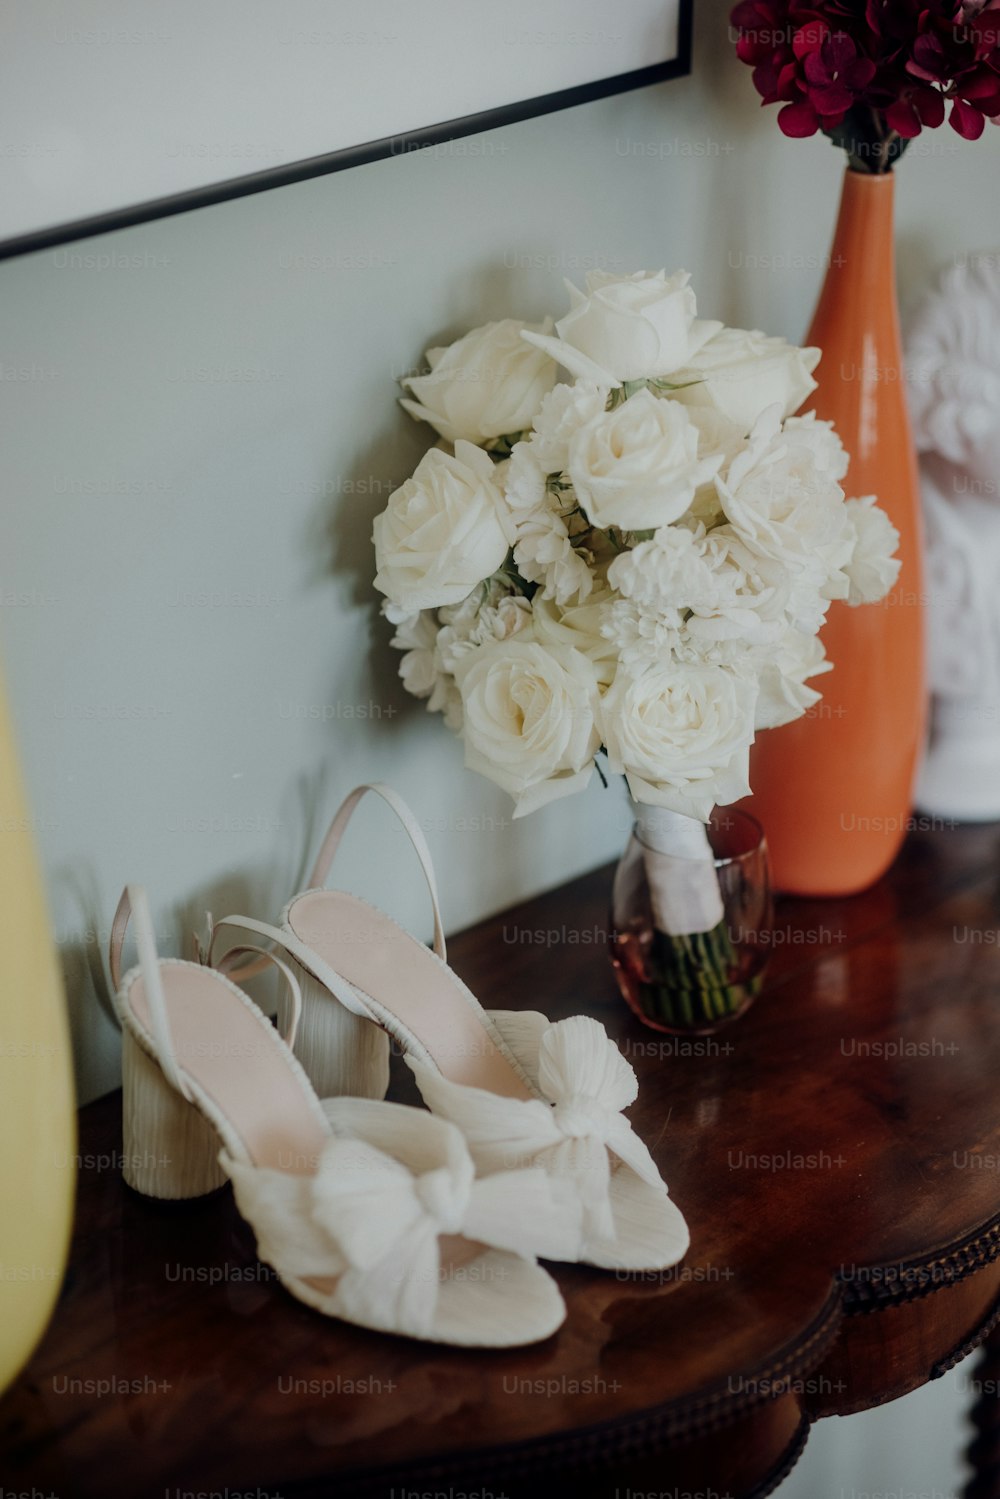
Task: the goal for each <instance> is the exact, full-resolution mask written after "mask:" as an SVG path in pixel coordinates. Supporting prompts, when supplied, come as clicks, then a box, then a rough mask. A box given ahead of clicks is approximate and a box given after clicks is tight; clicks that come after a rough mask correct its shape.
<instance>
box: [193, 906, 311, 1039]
mask: <svg viewBox="0 0 1000 1499" xmlns="http://www.w3.org/2000/svg"><path fill="white" fill-rule="evenodd" d="M209 920H210V921H211V918H209ZM224 926H240V927H245V926H246V922H245V921H244V920H243V919H242V918H239V919H237V920H234V919H233V918H232V917H229V916H225V917H223V919H222V920H221V921H217V922H215V923H214V925H213V926H212V935H211V937H210V938H209V942H208V949H207V951H206V953H205V955H204V957H203V958H202V959H201V961H202V962H203V964H204V965H205V966H206V967H208V968H214V969H215V971H216V972H217V973H222V974H225V975H226V976H227V977H228V978H231V979H232V980H233V981H234V982H238V981H239V979H240V978H248V977H250V976H251V975H253V974H257V973H260V972H261V970H262V969H263V968H264V967H265V966H266V964H268V963H272V964H273V965H274V967H275V968H277V970H278V972H279V973H280V974H281V976H282V978H283V979H284V980H285V986H286V988H287V989H288V997H289V999H290V1000H291V1005H290V1010H291V1015H290V1018H289V1022H288V1025H287V1026H286V1027H285V1029H284V1031H283V1032H281V1039H282V1040H283V1041H284V1043H285V1045H286V1046H287V1047H288V1048H289V1049H290V1050H291V1049H292V1048H294V1046H295V1037H296V1035H297V1034H298V1029H299V1021H300V1020H301V1018H302V990H301V988H300V987H299V981H298V979H297V978H296V977H295V975H294V973H293V972H292V970H291V969H290V968H289V966H288V964H287V963H285V962H282V960H281V958H279V957H278V955H277V954H276V953H273V952H265V950H264V949H263V948H262V947H254V946H253V944H252V943H249V942H237V943H236V944H235V945H234V946H233V947H229V948H227V949H226V951H225V952H224V953H223V954H222V957H221V958H220V959H219V960H218V962H215V961H214V960H213V957H212V954H213V952H214V950H215V939H216V937H217V936H218V934H219V932H220V931H221V930H222V928H223V927H224ZM264 935H269V933H265V934H264ZM199 956H200V955H199ZM237 957H239V958H250V959H252V961H251V962H250V963H249V964H243V965H242V966H240V965H238V964H236V963H233V962H232V961H231V959H233V958H237Z"/></svg>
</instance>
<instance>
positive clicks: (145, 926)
mask: <svg viewBox="0 0 1000 1499" xmlns="http://www.w3.org/2000/svg"><path fill="white" fill-rule="evenodd" d="M131 916H134V917H135V942H136V947H137V948H138V949H139V972H140V973H141V974H142V984H143V988H144V989H145V991H146V1002H147V1004H148V1005H149V1023H150V1028H151V1029H152V1032H153V1040H154V1041H155V1043H156V1060H157V1062H158V1063H159V1064H160V1069H161V1071H162V1072H163V1075H164V1077H165V1078H166V1079H167V1082H168V1083H170V1085H171V1087H173V1088H176V1090H177V1092H178V1093H179V1094H180V1095H181V1097H182V1098H186V1099H187V1100H188V1102H190V1101H191V1099H192V1093H191V1090H190V1088H189V1087H188V1085H187V1083H186V1082H185V1081H184V1079H183V1077H182V1076H181V1073H180V1070H179V1068H178V1066H177V1057H176V1055H175V1053H174V1042H173V1037H172V1035H171V1033H170V1019H169V1017H168V1015H167V1002H166V999H165V997H164V994H163V979H162V976H161V974H160V959H159V957H158V955H157V951H156V933H155V931H154V929H153V917H152V913H151V912H150V909H149V898H148V896H147V895H146V892H145V890H144V889H143V887H142V885H126V887H125V889H124V890H123V891H122V898H121V900H120V901H119V902H118V909H117V911H116V912H115V917H114V920H113V922H112V923H111V941H110V944H109V948H108V958H109V962H110V967H111V982H112V983H113V984H114V986H115V991H116V992H117V991H118V990H119V989H120V988H121V981H122V974H121V967H122V948H123V947H124V945H125V932H126V930H127V928H128V924H129V918H130V917H131Z"/></svg>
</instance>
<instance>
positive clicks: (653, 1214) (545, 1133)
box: [226, 783, 689, 1270]
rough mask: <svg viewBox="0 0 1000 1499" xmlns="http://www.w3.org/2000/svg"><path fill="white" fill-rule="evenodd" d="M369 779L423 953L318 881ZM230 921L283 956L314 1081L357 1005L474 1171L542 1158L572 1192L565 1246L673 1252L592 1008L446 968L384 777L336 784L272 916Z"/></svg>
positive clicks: (582, 1252) (425, 856) (628, 1099)
mask: <svg viewBox="0 0 1000 1499" xmlns="http://www.w3.org/2000/svg"><path fill="white" fill-rule="evenodd" d="M367 791H374V792H376V793H377V794H378V795H379V796H380V797H381V798H382V799H383V801H385V802H387V803H388V805H389V806H390V807H391V808H392V810H393V811H394V812H395V814H396V816H397V817H398V818H399V820H400V822H401V823H402V824H403V827H404V828H405V829H406V832H407V834H408V835H409V838H410V841H411V843H412V844H413V847H414V849H415V850H416V853H417V857H418V859H419V860H420V865H421V868H422V870H423V873H424V877H425V879H426V881H427V886H428V889H429V891H430V896H431V904H432V906H433V911H434V950H433V952H431V951H430V950H429V949H428V948H426V947H425V946H424V945H423V944H422V943H421V942H418V941H417V940H416V939H415V938H413V937H411V936H410V934H409V933H408V932H405V931H403V929H402V928H401V927H399V926H397V924H396V923H395V922H394V921H392V919H391V918H390V917H388V916H386V915H384V914H383V913H382V912H381V911H379V910H377V909H375V907H373V906H371V905H369V904H368V903H367V902H365V901H363V900H361V899H359V897H357V896H354V895H349V894H347V893H346V892H345V891H341V890H327V889H325V888H324V887H325V884H326V879H327V876H328V874H329V871H330V866H331V864H332V862H333V858H334V855H335V854H336V851H337V847H338V845H339V843H340V840H341V837H342V835H343V832H344V829H345V827H346V826H347V823H348V820H349V819H350V817H351V814H352V813H353V811H354V809H355V807H356V806H357V805H358V802H359V801H360V800H361V798H362V797H363V796H364V794H365V792H367ZM226 924H232V925H234V926H239V927H242V928H244V929H246V930H248V931H251V932H254V933H256V934H257V935H259V936H261V937H264V938H266V939H267V940H268V941H269V942H271V943H273V944H277V945H278V946H279V947H280V948H281V949H282V951H283V952H284V953H285V954H286V955H287V957H288V960H289V962H290V963H291V964H292V967H293V968H294V970H295V973H296V976H297V977H298V979H299V982H300V984H301V986H302V1003H303V1019H302V1026H301V1029H300V1032H299V1039H298V1042H297V1044H296V1054H297V1056H298V1057H299V1058H300V1060H301V1062H302V1065H303V1066H304V1067H305V1069H306V1071H307V1072H308V1074H309V1075H310V1077H311V1078H312V1079H313V1081H314V1083H315V1084H316V1087H317V1090H318V1091H320V1092H322V1091H324V1090H325V1089H326V1088H327V1087H328V1086H329V1084H330V1081H331V1079H330V1072H329V1068H330V1060H329V1057H328V1055H327V1047H328V1042H327V1036H328V1034H329V1033H330V1031H331V1030H332V1027H333V1026H334V1024H335V1023H336V1021H335V1017H336V1015H337V1012H338V1011H342V1010H343V1011H347V1012H348V1013H350V1014H351V1015H352V1016H360V1017H366V1018H367V1019H369V1020H371V1021H373V1022H375V1025H377V1026H379V1027H381V1028H382V1029H383V1030H385V1031H387V1032H388V1033H389V1035H390V1036H392V1037H393V1038H394V1039H395V1040H396V1041H397V1042H398V1044H399V1045H400V1046H401V1047H402V1049H403V1050H404V1052H405V1053H406V1060H407V1063H408V1065H409V1067H410V1068H411V1070H412V1072H413V1074H414V1076H415V1078H416V1080H417V1085H418V1087H419V1088H420V1092H421V1094H422V1096H423V1098H424V1101H425V1102H426V1104H427V1105H428V1107H429V1108H430V1109H431V1110H432V1111H433V1112H434V1113H435V1114H438V1115H440V1116H442V1117H444V1118H446V1119H450V1120H452V1121H453V1122H454V1123H455V1124H457V1125H458V1126H459V1128H460V1129H461V1130H462V1132H463V1134H464V1135H465V1138H466V1141H467V1143H468V1146H469V1149H470V1150H471V1152H472V1157H473V1159H474V1161H475V1163H476V1167H477V1169H478V1170H479V1171H480V1172H481V1173H482V1174H483V1175H489V1174H491V1173H493V1172H496V1171H499V1170H502V1169H504V1168H508V1167H511V1166H521V1167H523V1166H528V1165H538V1166H542V1167H544V1169H545V1170H546V1171H547V1172H548V1173H549V1174H550V1175H551V1176H552V1177H553V1179H554V1180H557V1181H559V1182H560V1183H561V1184H562V1186H563V1188H566V1189H569V1190H570V1191H572V1192H573V1194H574V1197H575V1199H576V1201H577V1203H578V1206H579V1209H580V1231H579V1237H578V1240H577V1242H576V1244H575V1246H574V1247H573V1249H572V1252H571V1253H569V1254H567V1255H565V1256H561V1258H566V1259H569V1260H582V1261H586V1262H587V1263H589V1264H593V1265H599V1266H602V1267H604V1268H608V1269H631V1270H653V1269H665V1268H666V1267H667V1266H670V1265H673V1264H676V1263H677V1261H678V1260H680V1259H682V1258H683V1256H684V1254H685V1253H686V1251H687V1248H688V1243H689V1234H688V1228H687V1224H686V1223H685V1221H684V1217H683V1215H682V1213H681V1212H680V1210H679V1208H677V1207H676V1205H675V1204H674V1203H673V1202H672V1201H671V1199H670V1197H669V1195H668V1192H667V1188H666V1185H665V1183H664V1182H663V1180H662V1178H661V1176H660V1173H659V1171H658V1170H657V1167H656V1164H655V1163H654V1161H653V1159H652V1157H651V1156H650V1154H649V1151H648V1150H647V1149H646V1146H645V1145H644V1144H643V1142H642V1141H641V1140H640V1139H639V1138H638V1137H637V1136H636V1135H635V1134H634V1133H633V1131H632V1127H631V1125H630V1124H629V1122H628V1120H627V1119H626V1118H625V1116H624V1114H623V1113H622V1112H621V1111H622V1110H623V1109H625V1108H626V1107H627V1106H628V1105H629V1104H630V1103H632V1102H633V1100H634V1099H635V1097H636V1094H637V1091H638V1084H637V1082H636V1076H635V1073H634V1071H633V1069H632V1068H631V1067H630V1066H629V1064H628V1062H627V1061H626V1060H625V1058H624V1057H623V1056H622V1054H621V1052H620V1051H619V1050H618V1048H617V1047H616V1046H615V1044H614V1042H613V1041H612V1040H611V1039H610V1037H609V1036H608V1035H607V1033H606V1031H605V1030H604V1027H603V1026H602V1025H601V1024H600V1023H599V1022H598V1021H596V1020H593V1019H590V1018H589V1017H587V1016H583V1015H577V1016H574V1017H573V1018H572V1019H569V1020H561V1021H556V1022H555V1023H553V1022H551V1021H549V1020H548V1019H547V1018H546V1017H545V1016H544V1015H542V1014H539V1013H538V1012H537V1011H522V1010H493V1011H489V1012H488V1011H486V1010H484V1009H483V1007H482V1005H481V1004H480V1003H479V1001H478V1000H477V999H476V998H475V996H474V995H473V994H472V993H471V992H470V991H469V989H468V988H467V987H466V986H465V984H463V983H462V981H461V979H459V978H458V976H457V975H456V974H455V973H454V972H453V970H452V969H451V968H449V967H448V964H447V955H446V949H445V939H444V930H443V927H442V924H441V912H440V908H439V905H438V897H437V886H436V883H435V879H434V871H433V868H432V865H431V857H430V852H429V850H428V848H427V843H426V840H425V838H424V835H423V832H422V831H421V829H420V826H419V825H418V823H417V821H416V819H415V817H414V816H413V814H412V813H411V811H410V810H409V808H408V807H407V806H406V804H405V802H404V801H403V800H402V798H401V797H399V796H398V795H397V794H396V792H394V791H393V790H392V789H391V788H390V787H388V786H385V785H382V784H381V783H375V784H372V785H365V786H358V787H356V788H355V790H354V791H352V792H351V793H350V795H349V796H348V797H347V798H346V799H345V801H344V802H343V803H342V805H341V807H340V809H339V811H338V812H337V814H336V816H335V817H334V819H333V822H332V823H331V825H330V829H329V832H328V833H327V835H326V838H325V839H324V840H323V845H322V847H321V849H320V852H319V856H318V858H317V860H316V863H315V866H314V867H313V871H312V875H311V877H310V880H309V886H308V888H307V889H306V890H304V891H302V892H301V893H300V894H299V895H296V896H294V897H293V898H292V899H291V900H290V901H289V903H288V905H287V906H286V907H285V909H284V911H283V912H282V915H281V925H280V927H275V926H271V925H268V924H267V923H265V922H261V921H257V920H254V919H252V918H250V917H244V916H231V917H227V918H226ZM244 971H246V972H249V970H244ZM373 1029H374V1026H373Z"/></svg>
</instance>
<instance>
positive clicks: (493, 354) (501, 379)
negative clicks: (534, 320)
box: [402, 318, 557, 443]
mask: <svg viewBox="0 0 1000 1499" xmlns="http://www.w3.org/2000/svg"><path fill="white" fill-rule="evenodd" d="M531 326H532V325H531V324H529V323H521V322H517V321H516V320H515V319H514V318H505V319H504V320H503V321H502V322H499V323H486V324H485V325H484V326H483V327H482V328H474V329H473V330H472V332H471V333H467V334H466V335H465V337H464V338H460V339H458V341H457V342H456V343H453V344H449V346H448V347H447V348H444V349H428V350H427V361H428V363H429V364H430V366H431V372H430V374H429V375H415V376H411V377H409V378H408V379H406V380H404V381H403V384H404V385H407V386H409V388H410V391H411V392H412V394H413V395H414V396H416V400H415V401H410V400H406V399H405V398H404V400H403V401H402V405H403V406H404V407H405V408H406V410H407V411H408V412H409V413H410V414H411V416H415V417H416V418H417V420H418V421H425V422H429V423H430V425H431V426H432V427H433V428H434V429H435V431H437V432H440V434H441V436H442V437H444V438H445V439H446V440H447V441H448V442H452V443H453V442H456V441H457V440H458V439H459V438H464V439H465V441H467V442H474V443H484V442H488V441H489V440H490V439H491V438H495V437H502V436H504V435H506V434H509V433H514V432H522V431H524V430H525V429H526V428H528V427H530V426H531V420H532V417H533V416H534V415H535V412H536V411H537V410H538V407H539V404H540V403H541V400H542V397H543V396H544V395H545V394H546V392H547V391H550V390H551V389H552V387H553V385H554V384H555V382H556V373H557V371H556V365H555V362H554V360H552V359H551V358H550V357H549V356H548V354H546V353H545V352H544V350H541V349H537V348H533V347H532V345H531V344H529V343H526V342H525V340H524V339H523V338H522V337H521V334H522V333H523V332H524V330H525V329H526V328H530V327H531ZM551 328H552V319H551V318H546V320H545V322H544V323H540V324H538V325H537V331H539V332H540V333H542V334H547V333H548V332H549V331H550V330H551Z"/></svg>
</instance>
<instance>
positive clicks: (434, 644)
mask: <svg viewBox="0 0 1000 1499" xmlns="http://www.w3.org/2000/svg"><path fill="white" fill-rule="evenodd" d="M689 280H690V278H689V276H688V274H687V273H686V272H684V271H679V272H677V273H676V274H674V275H672V276H668V275H666V274H665V273H664V272H662V271H660V272H657V273H656V274H649V273H647V272H644V271H640V272H637V273H636V274H635V275H632V276H616V275H609V274H606V273H603V272H594V273H592V274H591V275H590V276H588V278H587V287H586V291H582V292H581V291H579V290H578V289H577V288H576V287H574V286H570V287H569V293H570V298H571V306H570V310H569V312H568V313H567V314H566V315H565V316H564V317H563V318H561V319H560V320H559V321H558V322H557V323H556V324H555V326H554V328H553V325H552V320H551V319H546V320H545V322H544V323H542V324H540V325H530V324H525V323H522V322H518V321H515V320H513V319H506V320H504V321H502V322H496V323H488V324H486V325H485V326H484V327H482V328H476V329H474V330H473V331H472V332H471V333H467V334H466V335H465V337H464V338H460V339H459V340H458V341H457V342H456V343H453V344H451V345H450V346H449V347H448V348H444V349H430V350H428V354H427V360H428V364H429V365H430V370H429V373H427V374H424V375H419V376H416V377H413V378H410V379H408V380H406V381H405V382H404V383H405V384H406V385H407V386H408V387H409V392H410V399H406V400H404V401H403V405H404V406H405V407H406V409H407V410H408V411H409V412H410V413H411V414H412V415H413V416H415V417H417V418H418V419H420V420H422V421H425V422H428V423H429V424H430V425H431V426H432V427H433V428H434V429H435V430H436V431H437V432H438V434H439V436H440V439H441V440H440V441H439V442H438V444H437V445H436V446H435V447H432V448H431V449H430V451H429V452H428V453H426V454H425V456H424V457H423V459H422V460H421V461H420V463H419V464H418V465H417V468H416V470H415V472H414V474H413V475H412V477H411V478H409V479H408V480H407V481H406V483H405V484H403V485H402V486H401V487H400V488H399V489H397V490H396V491H395V492H394V493H393V494H392V495H391V496H390V498H389V502H388V504H387V506H386V508H385V510H384V511H383V512H382V514H381V515H379V516H378V517H377V518H376V521H375V528H374V542H375V553H376V560H377V572H376V575H375V586H376V587H377V588H378V589H379V590H380V591H381V592H382V593H383V594H384V595H385V599H386V601H385V603H384V604H383V610H384V613H385V614H386V616H387V617H388V619H389V620H390V621H391V623H392V624H393V625H394V626H395V635H394V637H393V644H394V645H395V646H397V647H398V648H399V649H400V650H402V651H403V652H404V653H405V654H404V655H403V659H402V663H401V666H400V675H401V676H402V678H403V681H404V683H405V684H406V687H407V688H408V690H409V691H410V692H412V693H413V694H415V695H416V696H417V697H422V698H426V699H427V703H428V707H429V708H430V709H431V710H432V711H434V712H441V713H443V715H444V718H445V722H446V723H447V724H448V726H449V727H450V728H451V729H452V730H453V731H454V732H455V733H457V734H460V735H461V736H462V738H463V740H464V743H465V760H466V764H467V765H468V766H469V767H470V768H471V769H474V770H478V771H480V772H482V774H483V775H486V776H488V777H489V778H490V779H491V780H493V781H496V782H497V783H498V784H499V785H500V786H502V787H504V788H505V789H506V790H507V791H509V792H510V793H511V795H512V796H513V797H514V799H515V803H516V808H515V814H514V815H515V816H521V815H523V814H525V813H527V812H530V811H532V810H533V809H534V808H535V807H538V806H541V805H542V804H543V803H544V802H547V801H550V800H552V799H553V798H554V797H559V796H567V795H570V794H571V793H574V792H577V791H581V790H582V789H583V788H584V787H585V786H586V785H587V783H588V781H589V780H590V778H591V775H592V774H593V770H594V757H595V755H596V754H597V753H598V751H600V750H601V749H603V751H604V753H605V754H606V756H607V763H608V765H609V767H610V769H611V770H612V771H615V772H619V773H622V774H624V776H625V777H626V780H627V782H628V786H629V789H630V791H631V794H632V797H633V798H634V800H635V802H636V803H637V804H638V812H639V817H640V829H641V830H642V832H643V839H644V842H648V843H649V844H650V845H651V847H652V848H654V849H655V848H657V847H659V848H660V849H661V851H662V852H664V853H670V852H676V853H680V854H681V856H682V857H684V856H690V857H694V858H698V857H704V856H705V850H706V849H707V839H706V838H705V836H704V831H703V829H702V828H701V826H700V824H701V823H704V821H705V820H707V818H708V817H709V815H710V813H711V810H712V808H713V806H715V805H716V804H725V803H728V802H732V801H735V800H736V799H738V798H739V797H742V796H744V795H746V794H747V793H748V792H749V790H750V787H749V784H748V779H747V774H748V762H749V750H750V745H751V743H752V741H753V738H754V734H755V733H756V731H757V730H758V729H767V728H773V727H775V726H777V725H779V724H783V723H787V722H789V721H790V720H792V719H794V718H797V717H798V716H799V715H800V714H802V713H804V712H805V711H806V710H807V709H808V708H809V707H810V706H811V705H812V704H813V703H815V702H817V701H818V699H819V696H820V694H819V693H818V692H817V691H815V689H814V688H812V687H811V686H809V685H808V683H809V682H810V681H811V679H813V678H814V677H816V676H817V675H818V674H819V673H821V672H823V671H826V670H829V668H830V663H829V662H827V661H826V660H825V657H824V651H823V646H822V644H821V642H820V641H819V639H818V631H819V629H820V627H821V625H822V624H823V620H824V618H825V616H826V611H827V609H828V607H829V604H830V602H831V600H833V599H845V600H847V602H848V603H850V604H864V603H871V602H873V601H875V600H877V599H880V598H882V597H883V596H884V595H885V594H886V593H887V592H888V590H889V589H890V588H891V587H892V585H893V583H894V582H895V580H896V577H897V574H898V570H899V563H898V562H897V561H895V560H894V558H893V553H894V551H895V548H896V545H897V542H898V539H899V538H898V534H897V532H896V531H895V529H894V527H893V526H892V525H891V523H890V521H889V519H888V517H887V516H886V515H885V513H884V512H883V511H882V510H880V509H879V508H878V506H877V505H876V503H875V499H874V497H873V496H870V495H869V496H865V497H862V498H860V499H847V498H846V497H845V494H844V491H843V489H842V487H841V482H840V481H841V480H842V479H843V478H844V476H845V474H846V472H847V466H848V457H847V454H846V453H845V452H844V449H843V447H842V446H841V443H840V441H839V439H838V437H837V434H836V432H835V431H834V429H833V426H832V424H831V423H829V422H824V421H819V420H818V419H817V418H816V416H815V414H814V413H808V414H807V415H805V416H796V415H795V414H794V413H795V412H796V411H798V409H799V408H800V407H801V405H802V404H803V402H804V401H805V400H806V399H807V397H808V396H809V395H810V393H811V392H812V391H813V390H814V389H815V388H816V385H815V381H814V380H813V379H812V377H811V371H812V370H813V369H814V368H815V365H816V363H817V361H818V360H819V357H820V351H819V350H818V349H798V348H794V347H792V346H791V345H789V344H787V343H785V341H784V340H783V339H780V338H769V337H767V336H766V335H765V334H763V333H758V332H747V331H744V330H742V329H738V328H725V327H723V326H722V324H721V323H716V322H707V321H704V320H701V319H699V318H698V317H697V314H696V305H695V296H694V292H693V290H692V289H691V287H690V285H689ZM560 370H562V371H564V372H565V375H564V376H563V377H562V378H560ZM692 820H694V822H693V821H692ZM692 835H693V836H692ZM663 900H664V901H665V902H666V901H667V900H668V896H667V893H666V892H664V895H663ZM708 914H709V913H705V914H704V919H705V920H708ZM715 914H716V915H717V912H716V913H715ZM668 919H670V918H669V915H668V913H666V912H664V920H665V921H666V920H668ZM677 919H678V918H677V917H676V915H675V916H674V918H673V920H674V921H676V920H677ZM688 919H691V918H688ZM664 929H667V928H666V927H665V928H664ZM673 929H674V930H677V929H678V928H677V927H676V926H674V927H673ZM679 929H681V930H683V929H685V928H684V927H683V926H682V927H681V928H679ZM688 929H690V930H704V929H707V928H704V927H700V926H695V927H692V928H688Z"/></svg>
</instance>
